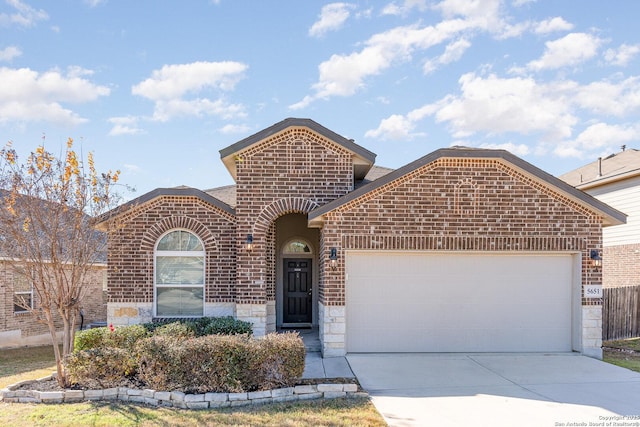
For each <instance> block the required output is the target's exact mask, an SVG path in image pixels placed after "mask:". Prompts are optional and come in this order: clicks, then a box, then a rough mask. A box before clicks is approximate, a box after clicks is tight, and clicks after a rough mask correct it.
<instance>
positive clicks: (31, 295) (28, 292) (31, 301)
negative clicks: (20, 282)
mask: <svg viewBox="0 0 640 427" xmlns="http://www.w3.org/2000/svg"><path fill="white" fill-rule="evenodd" d="M18 295H29V309H31V310H33V286H31V290H30V291H19V292H14V293H13V297H14V300H13V314H25V313H29V309H27V308H24V307H19V306H18V305H17V304H16V301H15V297H17V296H18ZM17 307H19V308H20V310H18V311H16V308H17Z"/></svg>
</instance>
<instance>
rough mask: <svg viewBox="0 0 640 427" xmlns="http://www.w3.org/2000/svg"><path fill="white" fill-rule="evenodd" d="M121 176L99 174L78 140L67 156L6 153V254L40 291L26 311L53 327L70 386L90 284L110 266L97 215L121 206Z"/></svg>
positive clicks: (1, 205)
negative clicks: (71, 357) (96, 270)
mask: <svg viewBox="0 0 640 427" xmlns="http://www.w3.org/2000/svg"><path fill="white" fill-rule="evenodd" d="M118 175H119V171H116V172H112V171H109V172H107V173H101V174H99V173H98V172H97V171H96V169H95V165H94V160H93V156H92V155H91V154H89V155H88V157H87V165H86V167H85V165H84V163H83V159H82V158H81V157H80V156H79V155H78V154H77V153H76V151H74V149H73V140H72V139H71V138H70V139H69V140H68V141H67V146H66V149H65V151H64V153H63V155H61V156H60V157H56V156H54V155H53V154H51V153H50V152H48V151H46V150H45V148H44V146H39V147H38V148H37V149H36V150H35V152H32V153H31V154H30V155H29V156H28V157H27V159H26V161H25V162H24V163H20V162H18V155H17V153H16V151H15V150H14V149H13V148H12V147H11V144H10V143H9V144H8V145H7V146H6V147H5V148H4V149H2V150H1V151H0V191H1V192H2V193H1V195H0V196H1V198H0V251H1V253H2V255H3V257H4V259H6V260H7V263H8V264H9V267H10V269H11V270H12V271H13V274H14V276H20V277H21V279H22V280H28V281H29V282H30V283H31V284H32V286H33V293H34V297H35V298H34V299H35V300H36V301H37V304H36V305H33V306H32V304H26V301H25V304H23V306H24V308H25V309H26V310H28V311H30V312H32V313H34V314H35V315H37V316H38V318H39V320H41V321H43V322H44V323H46V324H47V325H48V329H49V332H50V333H51V338H52V340H53V343H54V345H53V349H54V353H55V358H56V367H57V374H58V376H57V378H58V382H59V384H60V385H61V386H67V385H68V382H67V377H66V373H65V370H64V365H63V363H62V362H63V358H64V356H66V355H67V354H69V353H70V352H71V351H73V342H74V337H75V329H76V325H77V323H78V322H77V319H78V315H79V310H80V307H81V303H82V300H83V297H84V294H85V286H84V284H85V283H86V279H87V278H88V275H89V274H91V271H92V269H93V267H94V265H95V264H96V263H100V262H102V263H104V262H105V255H106V242H107V239H106V236H105V232H99V231H97V230H95V229H94V226H93V220H92V218H94V217H96V216H97V215H101V214H104V213H105V212H107V211H109V210H110V209H111V208H112V207H114V206H115V205H116V204H117V203H118V197H117V195H116V194H115V193H113V191H112V187H113V185H114V184H115V183H116V182H117V181H118ZM106 232H107V233H108V232H109V231H108V230H106ZM29 302H30V301H29ZM56 323H58V324H61V326H62V327H61V331H58V329H57V328H56ZM58 332H61V335H62V352H60V349H59V347H58V345H57V342H58V338H57V336H58Z"/></svg>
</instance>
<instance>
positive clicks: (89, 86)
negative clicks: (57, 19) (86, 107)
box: [0, 67, 110, 125]
mask: <svg viewBox="0 0 640 427" xmlns="http://www.w3.org/2000/svg"><path fill="white" fill-rule="evenodd" d="M76 72H77V71H76V68H75V67H71V69H70V71H69V72H68V73H67V74H63V73H61V72H60V71H59V70H57V69H52V70H49V71H46V72H43V73H38V72H37V71H33V70H31V69H29V68H20V69H13V68H6V67H2V68H0V81H1V82H2V83H3V84H2V85H0V123H5V122H13V121H23V122H37V121H46V122H52V123H57V124H62V125H77V124H79V123H83V122H85V121H87V120H86V119H84V118H82V117H80V116H79V115H78V114H77V113H75V112H73V111H71V110H69V109H66V108H64V107H62V105H61V103H64V102H68V103H75V104H82V103H86V102H90V101H94V100H96V99H97V98H98V97H101V96H107V95H109V93H110V90H109V88H108V87H105V86H100V85H96V84H94V83H92V82H90V81H89V80H87V79H85V78H82V77H80V76H78V75H77V74H76Z"/></svg>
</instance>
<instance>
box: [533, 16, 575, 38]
mask: <svg viewBox="0 0 640 427" xmlns="http://www.w3.org/2000/svg"><path fill="white" fill-rule="evenodd" d="M572 29H573V24H572V23H570V22H567V21H565V20H564V19H563V18H562V17H560V16H556V17H555V18H551V19H545V20H544V21H540V22H538V23H537V24H536V26H535V28H534V30H533V31H534V32H535V33H537V34H548V33H553V32H555V31H570V30H572Z"/></svg>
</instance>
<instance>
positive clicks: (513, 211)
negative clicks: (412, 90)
mask: <svg viewBox="0 0 640 427" xmlns="http://www.w3.org/2000/svg"><path fill="white" fill-rule="evenodd" d="M601 222H602V220H601V218H600V217H599V216H597V215H595V214H594V213H592V212H589V211H587V210H585V209H584V208H583V207H582V206H580V205H578V204H577V203H575V202H573V201H571V200H569V199H568V198H566V197H563V196H561V195H560V194H558V193H557V192H553V191H552V190H550V189H549V187H546V186H543V185H541V184H540V183H539V182H537V181H535V180H532V179H531V178H528V177H527V176H525V175H523V174H522V173H519V172H518V171H516V170H515V169H512V168H509V167H508V166H506V165H504V164H503V163H501V162H499V161H498V160H494V159H492V160H483V159H441V160H437V161H435V162H433V163H429V164H427V165H425V166H423V167H422V168H419V169H416V170H415V171H413V172H412V173H410V174H407V175H405V176H403V177H402V178H401V179H398V180H395V181H393V182H391V183H389V184H388V185H385V186H382V187H380V188H377V189H375V190H374V191H372V192H369V193H367V194H366V195H365V196H363V197H361V198H357V199H355V200H353V201H352V202H349V203H347V204H344V205H342V206H340V207H339V208H337V209H335V210H334V211H332V212H330V213H328V214H327V217H326V220H325V223H324V228H323V232H322V236H323V245H324V246H325V248H328V247H337V248H340V249H341V250H342V251H344V250H349V249H376V250H423V251H482V252H490V251H510V252H512V251H534V252H535V251H562V252H581V253H582V259H583V268H582V283H583V285H586V284H599V283H601V281H602V275H601V271H599V270H594V269H592V268H590V265H589V249H591V248H599V247H601ZM324 253H325V254H327V257H328V251H326V250H325V251H324ZM327 257H325V262H328V258H327ZM323 278H324V281H323V282H322V283H321V286H320V301H321V302H322V303H323V304H324V305H344V304H345V292H344V256H342V257H339V262H338V269H337V270H336V271H329V274H325V275H323ZM583 304H585V305H601V304H602V301H601V300H599V299H588V300H587V299H585V300H583Z"/></svg>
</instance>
